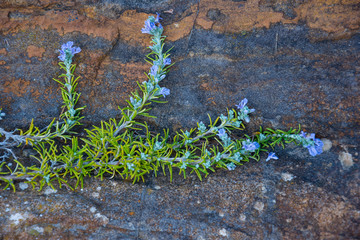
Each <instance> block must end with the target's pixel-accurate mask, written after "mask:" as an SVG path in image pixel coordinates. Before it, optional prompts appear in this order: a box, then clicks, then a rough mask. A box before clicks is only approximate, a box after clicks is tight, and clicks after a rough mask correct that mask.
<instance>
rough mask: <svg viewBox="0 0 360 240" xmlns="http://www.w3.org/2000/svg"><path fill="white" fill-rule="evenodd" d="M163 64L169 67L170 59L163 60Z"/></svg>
mask: <svg viewBox="0 0 360 240" xmlns="http://www.w3.org/2000/svg"><path fill="white" fill-rule="evenodd" d="M163 63H164V65H170V64H171V59H170V58H165V59H164V62H163Z"/></svg>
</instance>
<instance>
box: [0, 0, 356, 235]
mask: <svg viewBox="0 0 360 240" xmlns="http://www.w3.org/2000/svg"><path fill="white" fill-rule="evenodd" d="M155 12H159V13H161V15H162V16H163V18H164V22H163V25H164V30H165V35H167V36H168V37H167V42H166V48H170V47H174V48H173V50H172V52H171V53H172V60H173V61H174V62H175V65H174V66H173V67H172V69H171V71H170V72H169V74H168V77H167V78H166V79H165V80H164V81H163V86H165V87H167V88H169V89H170V90H171V95H170V96H168V97H167V98H166V100H168V103H166V104H153V110H152V113H153V114H154V115H156V116H158V118H157V119H155V120H149V122H150V124H152V125H153V126H154V127H153V130H159V129H162V128H163V127H167V128H170V129H171V130H172V131H174V130H178V129H180V128H186V127H192V126H195V124H196V122H197V121H203V122H207V114H208V113H209V114H210V115H211V116H213V117H216V116H218V115H219V114H221V113H223V112H224V109H226V108H227V107H233V106H234V105H235V104H237V103H238V101H239V100H241V99H242V98H244V97H246V98H248V99H249V105H250V106H251V107H253V108H255V109H256V112H255V114H254V117H253V121H252V122H251V123H250V124H249V132H252V131H256V130H257V129H258V126H259V125H262V126H265V127H266V126H269V127H274V128H281V129H288V128H289V127H297V125H298V124H301V125H302V127H303V128H304V129H305V130H307V131H311V132H316V133H317V136H318V137H321V138H326V139H327V141H330V143H329V142H328V144H327V145H328V146H330V147H329V150H328V151H326V152H325V153H324V154H322V155H320V156H319V157H317V158H311V157H308V153H307V152H306V149H302V148H299V147H298V148H295V147H293V146H289V147H288V148H286V150H282V149H276V152H277V153H278V155H279V156H280V159H279V160H277V161H275V162H270V163H266V164H265V163H264V162H259V163H256V162H252V163H248V164H246V165H245V166H243V167H242V168H238V169H236V170H235V171H232V172H228V171H217V172H216V173H213V174H211V175H210V176H209V177H208V178H207V179H205V180H203V181H202V182H200V181H199V180H197V179H196V178H195V176H190V177H188V178H187V179H186V180H183V179H181V177H180V176H177V177H175V179H174V182H173V183H169V178H168V177H167V176H160V177H159V178H155V177H154V176H148V177H147V179H146V181H145V183H139V184H135V185H132V184H130V183H128V182H126V181H120V180H119V179H115V180H105V181H103V182H100V181H98V180H93V179H87V180H86V182H85V188H84V190H83V191H80V190H78V191H76V192H71V191H68V190H66V189H62V190H59V191H58V192H55V193H54V192H52V191H49V190H47V191H43V192H40V193H38V192H36V191H32V190H30V187H29V188H25V186H22V188H21V189H23V190H21V189H20V188H19V191H18V192H17V193H16V194H13V193H11V192H10V191H2V192H1V194H0V198H1V201H0V239H14V238H15V239H36V238H38V239H44V238H47V239H58V238H61V239H74V238H82V239H83V238H87V239H358V238H359V237H360V232H359V229H360V224H359V223H360V209H359V206H360V200H359V199H360V191H359V189H360V187H359V180H360V179H359V178H360V172H359V156H358V143H359V141H360V137H359V136H360V122H359V119H360V115H359V112H360V111H359V110H360V109H359V108H360V105H359V101H360V94H359V92H360V91H359V82H360V79H359V76H360V67H359V66H360V57H359V56H360V54H359V53H360V44H359V42H360V34H359V29H360V1H358V0H341V1H340V0H322V1H317V0H306V1H305V0H299V1H290V0H271V1H270V0H248V1H241V0H190V1H178V0H156V1H149V0H141V1H130V0H118V1H115V0H102V1H93V0H87V1H85V0H65V1H64V0H61V1H60V0H36V1H35V0H26V1H25V0H5V1H0V26H1V27H0V99H1V102H0V104H1V106H0V107H2V108H3V110H4V112H5V113H6V118H5V119H4V120H2V121H1V125H2V127H5V128H6V129H8V130H12V129H14V128H17V127H26V126H28V124H29V123H30V122H31V119H32V118H34V119H35V123H36V125H38V126H45V125H46V124H47V123H48V122H49V121H51V119H52V118H54V117H57V116H58V115H59V114H60V112H61V105H62V104H61V98H60V96H59V94H60V91H59V87H58V85H57V83H56V82H54V81H52V78H54V77H57V76H58V75H59V74H60V71H59V69H58V66H57V64H58V59H57V55H58V53H57V52H56V50H57V49H59V47H60V46H61V44H62V43H64V42H66V41H69V40H73V41H74V42H75V44H76V45H77V46H80V47H81V48H82V52H81V53H80V54H78V55H77V56H76V57H75V63H77V64H78V67H77V70H76V74H77V75H80V76H81V80H80V82H79V86H78V90H79V91H80V92H81V94H82V95H81V100H80V104H82V105H86V106H87V108H86V110H85V111H84V116H85V119H84V123H85V125H87V126H89V125H93V124H98V123H99V122H100V121H101V120H107V119H108V118H110V117H119V116H120V113H119V111H118V110H117V106H118V105H120V106H124V105H125V99H127V98H128V95H129V93H130V92H131V91H133V90H134V89H136V87H137V85H136V81H140V82H141V81H143V80H145V75H144V74H143V73H144V72H147V71H148V69H149V65H148V64H146V62H145V61H144V55H145V54H146V53H147V52H148V50H147V49H146V47H147V46H148V45H149V37H148V36H147V35H144V34H141V32H140V30H141V28H142V26H143V22H144V20H145V19H146V18H147V16H148V15H149V14H154V13H155ZM25 151H27V149H25V150H24V153H25ZM25 155H26V154H24V156H25ZM289 176H291V177H289ZM284 179H286V180H284ZM99 187H101V188H99Z"/></svg>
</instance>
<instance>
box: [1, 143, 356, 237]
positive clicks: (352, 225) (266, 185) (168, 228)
mask: <svg viewBox="0 0 360 240" xmlns="http://www.w3.org/2000/svg"><path fill="white" fill-rule="evenodd" d="M297 150H298V148H289V149H287V150H284V151H283V152H281V155H280V156H281V157H280V159H279V160H277V161H273V162H269V163H266V162H264V161H262V162H258V163H257V162H251V163H248V164H246V165H244V166H243V167H241V168H237V169H236V170H234V171H217V172H216V173H214V174H211V175H210V176H209V177H208V178H206V179H204V180H203V181H202V182H200V181H199V180H198V179H197V178H196V177H195V176H193V175H190V176H189V177H188V178H187V179H185V180H184V179H182V177H181V176H179V175H176V174H175V175H174V176H175V177H174V181H173V182H172V183H170V182H169V179H168V177H167V176H159V177H157V178H155V177H154V176H149V177H148V178H147V179H146V181H145V183H138V184H135V185H133V184H132V183H130V182H126V181H121V180H119V179H112V180H104V181H100V180H97V179H87V180H86V181H85V186H84V189H83V190H80V189H78V190H77V191H76V192H72V191H68V190H66V189H61V190H59V191H57V192H53V191H48V189H46V190H45V191H43V192H37V191H34V190H31V189H30V188H27V189H24V190H19V191H18V192H17V193H12V192H11V191H3V192H2V193H1V195H0V198H1V201H0V209H2V210H1V212H0V226H1V227H0V237H1V238H2V239H36V238H38V239H44V238H46V239H59V238H60V239H74V238H82V239H84V238H86V239H358V237H360V232H359V229H360V228H359V226H360V211H359V204H360V202H359V199H360V192H359V180H360V178H359V177H360V176H359V167H358V166H357V167H356V168H353V169H352V171H343V170H342V168H341V164H340V163H339V162H338V161H337V160H336V155H335V154H334V153H331V152H326V153H324V154H323V155H320V157H318V158H316V159H315V158H307V159H304V157H302V158H299V157H297V156H296V155H294V153H293V152H294V151H297ZM277 151H280V149H277ZM283 173H288V174H290V173H291V174H293V175H294V176H295V178H293V179H292V180H290V181H284V180H283V179H282V175H283ZM339 179H343V180H342V181H339ZM46 192H49V193H47V194H45V193H46Z"/></svg>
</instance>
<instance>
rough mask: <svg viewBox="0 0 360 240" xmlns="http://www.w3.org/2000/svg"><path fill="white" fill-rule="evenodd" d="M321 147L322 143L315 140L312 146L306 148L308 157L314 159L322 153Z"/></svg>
mask: <svg viewBox="0 0 360 240" xmlns="http://www.w3.org/2000/svg"><path fill="white" fill-rule="evenodd" d="M323 146H324V143H323V142H322V141H321V140H320V139H318V138H315V141H314V145H309V146H307V147H306V148H307V149H308V150H309V153H310V155H311V156H313V157H315V156H316V155H319V154H321V153H322V152H323Z"/></svg>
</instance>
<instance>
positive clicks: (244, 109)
mask: <svg viewBox="0 0 360 240" xmlns="http://www.w3.org/2000/svg"><path fill="white" fill-rule="evenodd" d="M247 102H248V100H247V99H246V98H244V99H243V100H241V102H240V103H239V104H238V105H235V106H236V107H237V108H238V109H239V119H241V120H245V122H247V123H248V122H250V118H249V114H250V113H252V112H255V109H250V108H249V107H248V106H246V104H247Z"/></svg>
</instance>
